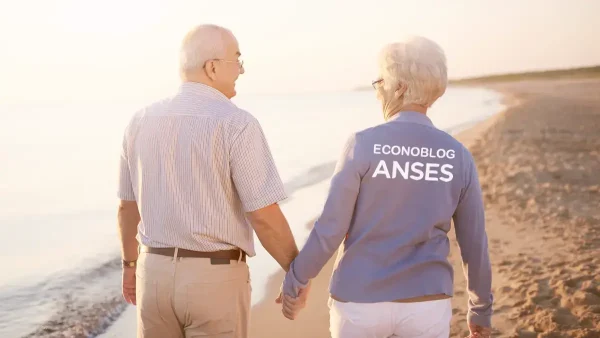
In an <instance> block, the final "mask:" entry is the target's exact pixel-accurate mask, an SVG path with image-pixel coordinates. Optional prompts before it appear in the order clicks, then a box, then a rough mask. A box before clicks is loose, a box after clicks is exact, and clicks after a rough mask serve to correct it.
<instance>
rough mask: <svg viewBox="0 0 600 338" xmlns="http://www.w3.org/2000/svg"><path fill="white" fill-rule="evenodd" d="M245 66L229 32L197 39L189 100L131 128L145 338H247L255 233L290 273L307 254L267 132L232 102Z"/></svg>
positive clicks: (191, 43) (186, 55)
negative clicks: (285, 207) (284, 207)
mask: <svg viewBox="0 0 600 338" xmlns="http://www.w3.org/2000/svg"><path fill="white" fill-rule="evenodd" d="M240 55H241V53H240V51H239V47H238V42H237V40H236V39H235V37H234V36H233V34H232V33H231V32H230V31H229V30H227V29H224V28H222V27H218V26H213V25H203V26H199V27H196V28H194V29H193V30H191V31H190V32H189V33H188V34H187V36H186V37H185V39H184V41H183V45H182V47H181V58H180V61H181V65H180V68H181V77H182V80H183V83H182V84H181V86H180V88H179V90H178V91H177V92H176V93H175V94H174V95H173V96H171V97H169V98H166V99H164V100H162V101H159V102H156V103H154V104H151V105H149V106H147V107H146V108H144V109H142V110H140V111H139V112H138V113H136V114H135V115H134V116H133V118H132V119H131V121H130V123H129V125H128V126H127V128H126V131H125V136H124V140H123V148H122V152H121V170H120V180H119V190H118V197H119V198H120V200H121V202H120V206H119V212H118V220H119V228H120V237H121V242H122V255H123V295H124V297H125V299H126V300H127V301H128V302H130V303H132V304H137V313H138V337H145V338H152V337H156V338H159V337H160V338H165V337H200V336H202V337H247V336H248V321H249V312H250V291H251V287H250V276H249V270H248V265H247V264H246V257H247V256H250V257H251V256H254V255H255V251H254V244H253V230H254V231H256V233H257V235H258V238H259V239H260V241H261V243H262V244H263V246H264V247H265V248H266V250H267V251H268V252H269V253H270V254H271V255H272V256H273V257H274V258H275V260H277V262H278V263H279V264H280V265H281V266H282V267H283V268H284V269H285V270H288V269H289V264H290V262H291V261H292V259H293V258H294V257H295V256H296V255H297V253H298V249H297V247H296V244H295V242H294V238H293V236H292V233H291V231H290V228H289V226H288V223H287V221H286V218H285V217H284V215H283V214H282V212H281V210H280V209H279V207H278V204H277V203H278V202H279V201H281V200H282V199H284V198H285V197H286V195H285V192H284V189H283V184H282V182H281V180H280V177H279V175H278V172H277V169H276V167H275V164H274V163H273V158H272V156H271V153H270V150H269V146H268V144H267V141H266V140H265V136H264V135H263V132H262V129H261V126H260V124H259V122H258V121H257V120H256V118H254V117H253V116H252V115H250V114H249V113H247V112H245V111H243V110H241V109H239V108H238V107H236V106H235V105H234V104H233V103H232V102H231V101H230V99H231V98H232V97H233V96H234V95H235V94H236V91H235V82H236V80H237V78H238V76H239V75H240V74H243V73H244V68H243V62H242V61H241V60H240V59H239V58H240ZM136 235H137V236H136ZM138 244H139V250H138ZM138 252H139V256H138Z"/></svg>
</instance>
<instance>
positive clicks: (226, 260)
mask: <svg viewBox="0 0 600 338" xmlns="http://www.w3.org/2000/svg"><path fill="white" fill-rule="evenodd" d="M210 264H212V265H226V264H231V260H230V259H229V258H211V259H210Z"/></svg>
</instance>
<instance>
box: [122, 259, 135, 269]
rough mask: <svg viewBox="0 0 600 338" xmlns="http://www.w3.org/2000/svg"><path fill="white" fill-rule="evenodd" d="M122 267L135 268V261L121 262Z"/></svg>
mask: <svg viewBox="0 0 600 338" xmlns="http://www.w3.org/2000/svg"><path fill="white" fill-rule="evenodd" d="M122 262H123V267H124V268H135V267H136V265H137V260H136V261H126V260H123V261H122Z"/></svg>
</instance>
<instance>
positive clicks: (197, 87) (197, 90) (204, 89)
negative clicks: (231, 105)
mask: <svg viewBox="0 0 600 338" xmlns="http://www.w3.org/2000/svg"><path fill="white" fill-rule="evenodd" d="M179 92H180V93H186V94H195V95H200V96H204V97H207V98H211V99H215V100H221V101H228V102H231V100H229V99H228V98H227V96H225V95H223V93H221V92H220V91H218V90H216V89H215V88H213V87H211V86H207V85H205V84H203V83H199V82H189V81H186V82H183V83H182V84H181V85H180V86H179Z"/></svg>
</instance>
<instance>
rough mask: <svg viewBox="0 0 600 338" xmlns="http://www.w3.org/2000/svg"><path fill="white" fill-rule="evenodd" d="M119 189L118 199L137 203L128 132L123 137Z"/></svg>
mask: <svg viewBox="0 0 600 338" xmlns="http://www.w3.org/2000/svg"><path fill="white" fill-rule="evenodd" d="M118 184H119V187H118V192H117V197H118V198H119V199H121V200H123V201H135V194H134V192H133V185H132V183H131V172H130V170H129V158H128V150H127V132H125V135H124V136H123V144H122V148H121V160H120V163H119V183H118Z"/></svg>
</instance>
